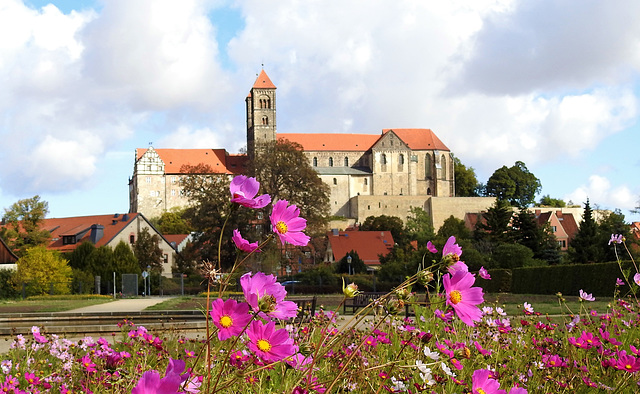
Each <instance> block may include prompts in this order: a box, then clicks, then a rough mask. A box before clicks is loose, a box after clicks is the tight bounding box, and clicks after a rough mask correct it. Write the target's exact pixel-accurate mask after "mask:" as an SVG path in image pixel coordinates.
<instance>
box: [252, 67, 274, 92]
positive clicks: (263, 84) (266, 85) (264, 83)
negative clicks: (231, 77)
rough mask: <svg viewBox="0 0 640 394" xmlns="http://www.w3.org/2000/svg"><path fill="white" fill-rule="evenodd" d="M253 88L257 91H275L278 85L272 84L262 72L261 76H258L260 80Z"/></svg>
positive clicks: (257, 80)
mask: <svg viewBox="0 0 640 394" xmlns="http://www.w3.org/2000/svg"><path fill="white" fill-rule="evenodd" d="M253 87H254V88H256V89H275V88H276V85H274V84H273V82H271V80H270V79H269V76H268V75H267V73H266V72H264V70H262V71H261V72H260V75H258V79H256V83H254V84H253Z"/></svg>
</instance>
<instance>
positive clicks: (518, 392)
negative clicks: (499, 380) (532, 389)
mask: <svg viewBox="0 0 640 394" xmlns="http://www.w3.org/2000/svg"><path fill="white" fill-rule="evenodd" d="M509 394H529V392H528V391H527V389H525V388H522V387H512V388H511V390H509Z"/></svg>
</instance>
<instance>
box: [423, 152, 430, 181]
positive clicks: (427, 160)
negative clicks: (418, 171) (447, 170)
mask: <svg viewBox="0 0 640 394" xmlns="http://www.w3.org/2000/svg"><path fill="white" fill-rule="evenodd" d="M430 176H431V155H430V154H428V153H427V154H426V155H424V177H425V178H429V177H430Z"/></svg>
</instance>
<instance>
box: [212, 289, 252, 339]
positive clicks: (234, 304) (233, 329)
mask: <svg viewBox="0 0 640 394" xmlns="http://www.w3.org/2000/svg"><path fill="white" fill-rule="evenodd" d="M209 314H210V315H211V320H213V324H214V325H215V326H216V327H218V330H219V331H218V339H219V340H221V341H224V340H225V339H228V338H231V337H237V336H238V335H240V334H242V331H244V329H245V327H246V326H247V325H248V324H249V322H250V321H251V315H250V314H249V305H247V304H246V303H244V302H241V303H238V301H236V300H232V299H228V300H227V301H222V299H220V298H218V299H216V300H214V301H213V302H212V303H211V311H210V312H209Z"/></svg>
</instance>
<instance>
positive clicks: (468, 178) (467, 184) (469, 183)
mask: <svg viewBox="0 0 640 394" xmlns="http://www.w3.org/2000/svg"><path fill="white" fill-rule="evenodd" d="M453 172H454V179H455V180H456V182H455V183H456V196H457V197H477V196H478V189H479V188H480V184H479V183H478V178H477V177H476V171H475V170H474V169H473V167H469V168H467V167H466V166H465V165H464V164H462V162H461V161H460V159H458V158H457V157H454V158H453Z"/></svg>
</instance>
